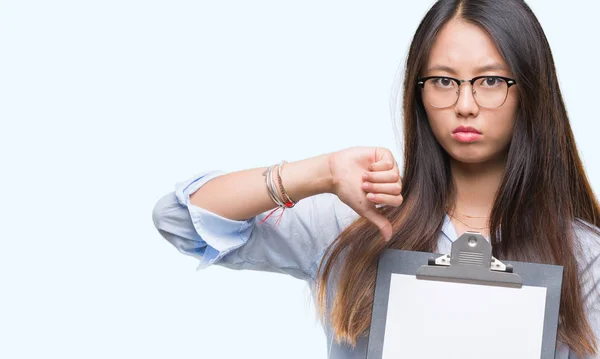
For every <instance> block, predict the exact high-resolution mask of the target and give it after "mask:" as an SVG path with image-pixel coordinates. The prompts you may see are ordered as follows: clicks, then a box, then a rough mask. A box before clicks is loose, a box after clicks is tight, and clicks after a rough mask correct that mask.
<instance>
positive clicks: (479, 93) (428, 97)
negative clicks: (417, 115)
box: [417, 76, 517, 108]
mask: <svg viewBox="0 0 600 359" xmlns="http://www.w3.org/2000/svg"><path fill="white" fill-rule="evenodd" d="M465 82H468V83H470V84H471V88H472V92H473V98H474V99H475V102H476V103H477V105H478V106H480V107H485V108H497V107H500V106H502V105H504V102H505V101H506V98H507V97H508V88H509V87H511V86H512V85H515V84H516V83H517V81H516V80H515V79H511V78H508V77H503V76H477V77H474V78H472V79H470V80H459V79H455V78H452V77H448V76H428V77H423V78H420V79H418V80H417V85H419V86H421V88H422V89H423V100H424V101H427V102H428V103H429V104H430V105H431V106H433V107H437V108H445V107H450V106H454V105H455V104H456V103H457V102H458V97H459V96H460V85H462V84H463V83H465Z"/></svg>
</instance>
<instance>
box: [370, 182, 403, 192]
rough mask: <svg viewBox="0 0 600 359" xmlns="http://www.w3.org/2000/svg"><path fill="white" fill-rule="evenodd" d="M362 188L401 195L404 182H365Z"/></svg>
mask: <svg viewBox="0 0 600 359" xmlns="http://www.w3.org/2000/svg"><path fill="white" fill-rule="evenodd" d="M362 189H363V190H365V191H366V192H374V193H385V194H391V195H399V194H401V193H402V183H400V182H394V183H372V182H363V184H362Z"/></svg>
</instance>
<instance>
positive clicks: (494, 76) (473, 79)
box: [417, 75, 517, 88]
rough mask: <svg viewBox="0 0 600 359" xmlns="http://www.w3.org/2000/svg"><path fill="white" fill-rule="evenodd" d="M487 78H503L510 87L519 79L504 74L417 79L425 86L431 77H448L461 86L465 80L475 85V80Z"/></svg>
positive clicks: (420, 84) (445, 77)
mask: <svg viewBox="0 0 600 359" xmlns="http://www.w3.org/2000/svg"><path fill="white" fill-rule="evenodd" d="M487 78H496V79H502V80H504V81H505V82H506V85H507V86H508V88H510V87H511V86H512V85H516V84H517V80H515V79H511V78H510V77H504V76H496V75H491V76H490V75H487V76H485V75H484V76H477V77H473V78H472V79H470V80H459V79H457V78H454V77H450V76H427V77H422V78H420V79H418V80H417V85H419V86H421V88H423V87H425V81H427V80H430V79H448V80H452V81H454V82H456V84H457V85H458V87H460V85H462V84H463V83H465V82H468V83H470V84H471V86H473V84H475V81H477V80H479V79H487Z"/></svg>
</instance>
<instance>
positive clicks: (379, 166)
mask: <svg viewBox="0 0 600 359" xmlns="http://www.w3.org/2000/svg"><path fill="white" fill-rule="evenodd" d="M394 163H395V162H394V161H392V160H382V161H378V162H373V163H371V165H370V166H369V171H388V170H391V169H392V168H394Z"/></svg>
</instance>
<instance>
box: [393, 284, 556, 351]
mask: <svg viewBox="0 0 600 359" xmlns="http://www.w3.org/2000/svg"><path fill="white" fill-rule="evenodd" d="M545 305H546V288H545V287H532V286H523V287H522V288H507V287H500V286H493V285H478V284H464V283H453V282H443V281H436V280H424V279H417V278H416V277H415V276H414V275H404V274H392V276H391V282H390V293H389V302H388V310H387V319H386V324H385V336H384V343H383V356H382V358H383V359H397V358H419V359H430V358H431V359H433V358H444V359H451V358H456V359H459V358H460V359H467V358H476V359H482V358H485V359H506V358H519V359H539V358H540V355H541V348H542V334H543V326H544V308H545Z"/></svg>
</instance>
